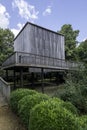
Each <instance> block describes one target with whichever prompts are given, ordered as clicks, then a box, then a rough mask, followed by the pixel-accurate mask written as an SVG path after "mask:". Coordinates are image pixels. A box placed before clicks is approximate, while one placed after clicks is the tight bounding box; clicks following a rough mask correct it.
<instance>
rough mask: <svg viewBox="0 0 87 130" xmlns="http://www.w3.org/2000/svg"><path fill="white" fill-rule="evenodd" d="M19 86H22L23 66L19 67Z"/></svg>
mask: <svg viewBox="0 0 87 130" xmlns="http://www.w3.org/2000/svg"><path fill="white" fill-rule="evenodd" d="M20 87H21V88H23V68H21V69H20Z"/></svg>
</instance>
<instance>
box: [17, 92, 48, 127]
mask: <svg viewBox="0 0 87 130" xmlns="http://www.w3.org/2000/svg"><path fill="white" fill-rule="evenodd" d="M47 99H49V96H47V95H45V94H41V93H38V94H35V95H28V96H25V97H24V98H22V99H21V100H20V101H19V102H18V112H19V116H20V118H21V120H22V122H23V123H24V124H25V125H26V127H28V124H29V118H30V110H31V109H32V108H33V107H34V106H35V105H36V104H39V103H40V102H41V101H44V100H47Z"/></svg>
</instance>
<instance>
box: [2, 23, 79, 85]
mask: <svg viewBox="0 0 87 130" xmlns="http://www.w3.org/2000/svg"><path fill="white" fill-rule="evenodd" d="M76 67H77V64H76V63H73V62H69V61H66V60H65V44H64V35H62V34H60V33H57V32H54V31H52V30H49V29H46V28H43V27H40V26H38V25H35V24H32V23H29V22H27V23H26V24H25V26H24V27H23V29H22V30H21V31H20V32H19V34H18V35H17V36H16V38H15V39H14V53H13V54H12V55H11V56H10V57H8V58H7V59H6V60H5V61H4V63H3V64H2V68H3V69H5V70H6V72H7V71H8V70H13V71H14V86H15V75H16V72H17V71H19V72H20V79H21V86H23V72H24V71H25V70H26V71H31V72H39V71H40V70H41V72H42V79H43V72H44V71H45V72H48V71H55V70H56V71H59V70H71V69H75V68H76ZM7 75H8V73H7Z"/></svg>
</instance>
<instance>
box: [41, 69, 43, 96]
mask: <svg viewBox="0 0 87 130" xmlns="http://www.w3.org/2000/svg"><path fill="white" fill-rule="evenodd" d="M41 81H42V83H41V84H42V93H44V71H43V68H41Z"/></svg>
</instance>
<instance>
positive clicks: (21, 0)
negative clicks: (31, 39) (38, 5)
mask: <svg viewBox="0 0 87 130" xmlns="http://www.w3.org/2000/svg"><path fill="white" fill-rule="evenodd" d="M12 7H13V8H18V10H19V15H20V16H21V17H22V18H25V19H26V20H30V21H33V20H35V19H38V13H39V12H38V11H36V9H35V6H33V5H30V4H28V3H27V2H26V1H25V0H14V1H13V2H12Z"/></svg>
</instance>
